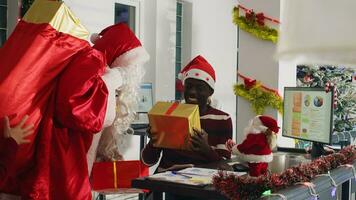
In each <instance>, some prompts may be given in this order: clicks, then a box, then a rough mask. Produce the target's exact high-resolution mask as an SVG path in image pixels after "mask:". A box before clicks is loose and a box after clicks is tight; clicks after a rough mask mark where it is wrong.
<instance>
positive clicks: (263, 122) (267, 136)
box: [226, 115, 279, 176]
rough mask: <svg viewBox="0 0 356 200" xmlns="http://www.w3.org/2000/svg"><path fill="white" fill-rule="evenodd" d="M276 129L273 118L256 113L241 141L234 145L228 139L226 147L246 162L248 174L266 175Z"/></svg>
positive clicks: (271, 155)
mask: <svg viewBox="0 0 356 200" xmlns="http://www.w3.org/2000/svg"><path fill="white" fill-rule="evenodd" d="M278 131H279V127H278V125H277V121H276V120H275V119H273V118H272V117H269V116H264V115H258V116H256V117H254V118H253V119H252V120H251V121H250V123H249V125H248V127H246V128H245V130H244V138H243V139H242V143H241V144H238V145H236V144H235V143H234V142H233V141H232V140H229V141H227V142H226V147H227V148H228V149H229V150H230V151H231V152H232V154H234V155H236V156H237V157H238V158H239V159H240V160H242V161H245V162H247V163H248V166H249V174H250V176H260V175H266V174H267V168H268V163H269V162H271V161H272V160H273V154H272V149H273V148H274V147H275V146H276V134H277V133H278Z"/></svg>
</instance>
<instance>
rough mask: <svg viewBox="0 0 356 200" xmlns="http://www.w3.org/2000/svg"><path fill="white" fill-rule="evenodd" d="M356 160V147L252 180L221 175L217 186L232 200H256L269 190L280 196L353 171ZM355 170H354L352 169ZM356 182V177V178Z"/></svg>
mask: <svg viewBox="0 0 356 200" xmlns="http://www.w3.org/2000/svg"><path fill="white" fill-rule="evenodd" d="M355 159H356V146H355V145H352V146H347V147H345V148H344V149H342V150H340V151H339V152H338V153H333V154H330V155H327V156H323V157H320V158H317V159H315V160H313V161H311V162H309V163H306V164H300V165H298V166H295V167H291V168H289V169H287V170H285V171H284V172H282V173H280V174H270V175H267V176H259V177H250V176H235V175H233V174H231V173H230V174H228V173H226V172H223V171H220V172H219V174H218V175H215V176H214V177H213V185H214V187H215V188H216V189H217V191H219V192H220V193H222V194H223V195H225V196H226V197H228V198H229V199H232V200H240V199H256V198H259V197H261V195H262V193H263V192H264V191H266V190H271V191H272V192H276V191H278V190H280V189H283V188H287V187H289V186H292V185H295V184H297V183H301V182H310V181H311V180H312V179H313V178H315V177H316V176H317V175H321V174H327V173H328V172H329V171H330V170H333V169H336V168H338V167H349V166H347V164H352V162H353V161H354V160H355ZM349 168H350V169H351V167H349ZM355 178H356V177H355Z"/></svg>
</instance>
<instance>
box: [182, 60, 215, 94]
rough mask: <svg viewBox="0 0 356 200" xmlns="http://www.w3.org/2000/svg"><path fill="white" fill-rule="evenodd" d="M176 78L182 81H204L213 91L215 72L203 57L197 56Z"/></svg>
mask: <svg viewBox="0 0 356 200" xmlns="http://www.w3.org/2000/svg"><path fill="white" fill-rule="evenodd" d="M178 78H179V79H180V80H182V82H183V85H184V81H185V80H186V79H187V78H194V79H198V80H202V81H205V82H206V83H207V84H208V85H209V86H210V87H211V88H212V89H213V90H214V86H215V81H216V79H215V70H214V68H213V67H212V66H211V65H210V64H209V63H208V61H206V60H205V59H204V58H203V56H201V55H198V56H197V57H195V58H194V59H193V60H192V61H190V63H188V65H187V66H185V67H184V68H183V69H182V71H181V72H180V73H179V75H178Z"/></svg>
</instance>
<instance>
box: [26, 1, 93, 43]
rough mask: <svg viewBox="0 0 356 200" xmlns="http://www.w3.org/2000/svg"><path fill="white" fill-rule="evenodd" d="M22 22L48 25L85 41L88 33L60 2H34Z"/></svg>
mask: <svg viewBox="0 0 356 200" xmlns="http://www.w3.org/2000/svg"><path fill="white" fill-rule="evenodd" d="M23 20H24V21H26V22H30V23H34V24H42V23H46V24H47V23H48V24H50V25H51V26H52V27H53V28H54V29H56V30H57V31H59V32H62V33H67V34H69V35H72V36H74V37H77V38H80V39H84V40H85V39H87V37H88V35H89V32H88V30H87V29H86V28H85V27H84V26H83V25H82V24H81V23H80V21H79V19H78V18H77V17H76V16H75V15H74V14H73V13H72V11H71V10H70V9H69V8H68V7H67V6H66V5H65V4H64V2H62V1H48V0H36V1H35V2H34V3H33V4H32V6H31V7H30V9H29V10H28V11H27V12H26V14H25V16H24V17H23Z"/></svg>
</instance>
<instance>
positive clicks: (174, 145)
mask: <svg viewBox="0 0 356 200" xmlns="http://www.w3.org/2000/svg"><path fill="white" fill-rule="evenodd" d="M148 119H149V122H150V126H151V134H152V137H154V138H155V139H156V142H155V143H154V144H153V146H155V147H161V148H170V149H181V150H189V144H190V142H189V140H190V136H191V135H192V134H194V131H193V128H195V129H197V130H201V127H200V116H199V107H198V105H193V104H180V103H177V102H174V103H169V102H157V103H156V104H155V105H154V106H153V108H152V109H151V110H150V111H149V112H148Z"/></svg>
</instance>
